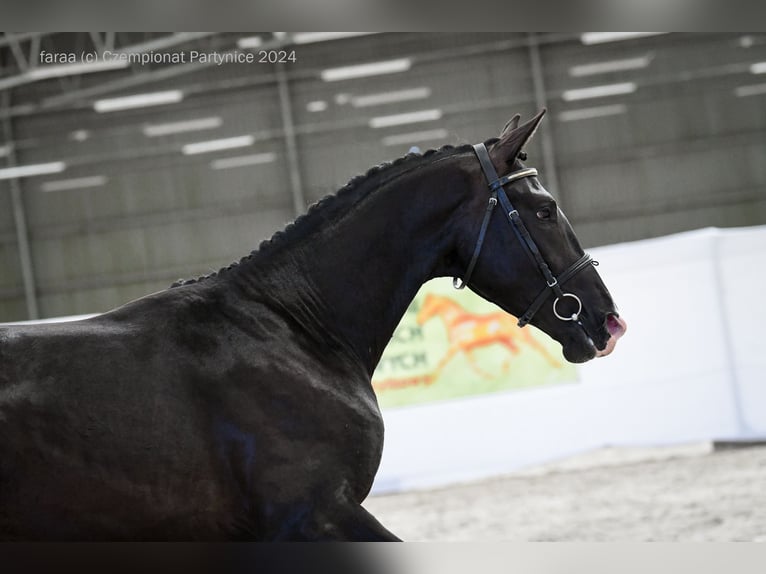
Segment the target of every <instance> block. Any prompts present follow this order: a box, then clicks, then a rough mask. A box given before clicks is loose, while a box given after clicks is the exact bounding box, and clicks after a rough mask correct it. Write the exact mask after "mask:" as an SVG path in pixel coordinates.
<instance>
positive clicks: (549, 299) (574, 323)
mask: <svg viewBox="0 0 766 574" xmlns="http://www.w3.org/2000/svg"><path fill="white" fill-rule="evenodd" d="M544 113H545V111H544V110H543V111H542V112H541V113H539V114H538V115H537V116H535V117H534V118H532V119H531V120H529V121H527V122H526V123H524V124H523V125H519V116H518V115H517V116H515V117H514V118H513V119H512V120H511V121H510V122H508V124H506V126H505V129H504V130H503V132H502V134H501V135H500V137H499V139H497V140H493V141H491V142H487V144H486V146H485V145H483V144H481V145H480V146H475V152H476V157H478V159H479V161H476V157H474V159H473V161H471V162H469V163H466V164H465V165H466V169H468V170H469V172H470V173H469V176H470V177H468V178H467V179H468V181H469V182H470V186H469V187H470V189H469V190H468V193H469V194H470V195H469V199H468V208H467V210H465V211H464V212H463V213H464V214H466V213H468V214H470V215H468V216H464V217H462V218H461V223H460V224H459V226H460V229H459V230H458V233H459V237H458V241H457V242H458V248H457V251H456V254H455V260H456V261H455V266H456V267H458V268H460V269H461V271H459V273H458V274H459V276H460V277H461V278H462V281H463V282H464V283H463V285H464V284H467V285H468V287H469V288H470V289H471V290H473V291H475V292H476V293H478V294H479V295H480V296H482V297H484V298H485V299H488V300H489V301H492V302H493V303H495V304H496V305H498V306H499V307H501V308H502V309H503V310H505V311H507V312H509V313H511V314H513V315H515V316H516V317H519V318H520V325H521V326H523V325H524V324H526V323H527V322H529V323H532V324H533V325H535V326H536V327H538V328H540V329H541V330H543V331H544V332H545V333H547V334H548V335H549V336H551V337H553V338H554V339H555V340H557V341H558V342H559V343H561V345H562V347H563V351H564V356H565V358H566V359H567V360H568V361H570V362H575V363H579V362H585V361H588V360H590V359H592V358H594V357H596V356H604V355H608V354H609V353H611V352H612V350H613V349H614V346H615V344H616V342H617V339H619V338H620V337H621V336H622V335H623V334H624V333H625V330H626V329H627V324H626V323H625V321H624V320H623V319H621V318H620V316H619V314H618V313H617V310H616V307H615V304H614V302H613V300H612V297H611V295H610V294H609V291H608V290H607V288H606V286H605V285H604V283H603V281H602V280H601V277H600V276H599V274H598V273H597V271H596V269H595V268H594V265H595V262H593V261H591V260H590V257H589V256H587V255H586V254H585V253H584V252H583V249H582V247H581V246H580V243H579V242H578V240H577V237H576V236H575V234H574V231H573V230H572V227H571V225H570V224H569V221H568V220H567V218H566V216H565V215H564V213H563V211H561V209H560V207H559V206H558V205H557V203H556V200H555V199H554V198H553V197H552V196H551V194H550V193H548V192H547V191H546V190H545V188H544V187H543V186H542V184H541V183H540V181H539V179H538V178H537V172H536V170H534V169H531V168H528V167H526V166H525V165H524V164H523V163H522V160H523V159H526V155H525V154H524V153H523V152H522V148H523V147H524V145H525V144H526V143H527V142H528V141H529V139H530V138H531V137H532V135H533V133H534V132H535V130H536V129H537V127H538V125H539V124H540V121H541V120H542V117H543V114H544ZM482 150H483V151H482ZM482 154H483V155H484V157H483V158H482V157H481V156H482ZM497 174H500V175H499V176H498V175H497ZM492 179H494V180H495V181H496V183H494V186H493V181H491V180H492ZM488 185H489V187H488ZM488 201H489V203H488ZM495 206H496V207H495ZM463 285H461V280H459V279H456V287H458V288H460V287H462V286H463Z"/></svg>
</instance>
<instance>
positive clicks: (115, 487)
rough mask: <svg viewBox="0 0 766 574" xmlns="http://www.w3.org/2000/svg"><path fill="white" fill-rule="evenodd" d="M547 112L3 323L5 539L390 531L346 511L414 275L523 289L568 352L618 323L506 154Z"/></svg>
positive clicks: (516, 294)
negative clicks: (374, 379) (119, 294)
mask: <svg viewBox="0 0 766 574" xmlns="http://www.w3.org/2000/svg"><path fill="white" fill-rule="evenodd" d="M542 115H543V114H542V113H540V114H539V115H538V116H536V117H535V118H533V119H532V120H530V121H528V122H527V123H525V124H524V125H522V126H519V125H518V124H519V118H518V116H516V117H514V119H513V120H511V122H509V123H508V125H507V126H506V128H505V130H504V131H503V133H502V135H501V136H500V138H497V139H493V140H490V141H488V142H486V144H485V145H481V146H476V148H474V147H471V146H463V147H444V148H442V149H440V150H438V151H429V152H426V153H425V154H423V155H416V154H410V155H408V156H406V157H404V158H401V159H399V160H397V161H394V162H393V163H391V164H385V165H382V166H379V167H376V168H373V169H371V170H370V171H369V172H368V173H367V174H366V175H364V176H360V177H357V178H355V179H353V180H352V181H351V182H349V184H347V185H346V186H345V187H344V188H343V189H341V190H340V191H339V192H338V193H337V194H335V195H333V196H330V197H327V198H325V199H323V200H322V201H320V202H319V203H318V204H316V205H314V206H313V207H312V208H311V209H310V210H309V212H308V213H307V214H306V215H304V216H302V217H299V218H298V219H297V220H296V221H295V222H294V223H292V224H291V225H289V226H288V227H287V228H286V229H285V230H284V231H282V232H280V233H277V234H276V235H275V236H274V237H272V238H271V239H270V240H269V241H266V242H264V243H263V244H261V246H260V247H259V249H258V250H257V251H255V252H253V253H252V254H250V255H249V256H247V257H245V258H244V259H242V260H241V261H240V262H239V263H238V264H233V265H231V266H229V267H227V268H225V269H222V270H220V271H219V272H217V273H214V274H212V275H209V276H207V277H204V278H200V279H197V280H189V281H183V282H180V283H179V284H176V285H175V286H173V287H172V288H170V289H167V290H165V291H161V292H159V293H155V294H152V295H149V296H147V297H144V298H142V299H139V300H137V301H133V302H131V303H128V304H126V305H124V306H122V307H120V308H118V309H115V310H113V311H110V312H108V313H105V314H103V315H99V316H97V317H94V318H91V319H88V320H85V321H77V322H70V323H59V324H50V325H40V326H38V325H35V326H14V327H10V326H6V327H2V328H0V538H3V539H15V540H192V539H196V540H327V539H334V540H396V537H395V536H394V535H393V534H391V533H390V532H389V531H388V530H386V529H385V528H384V527H383V526H381V524H380V523H379V522H378V521H377V520H376V519H375V518H374V517H373V516H371V515H370V514H369V513H368V512H367V511H366V510H365V509H364V508H363V507H362V506H361V502H362V501H363V500H364V499H365V497H366V496H367V494H368V492H369V489H370V486H371V485H372V482H373V478H374V476H375V473H376V471H377V468H378V464H379V461H380V456H381V450H382V448H383V421H382V419H381V415H380V412H379V409H378V405H377V402H376V398H375V394H374V392H373V390H372V386H371V384H370V377H371V375H372V372H373V370H374V369H375V366H376V364H377V363H378V360H379V359H380V356H381V353H382V352H383V349H384V348H385V346H386V344H387V343H388V341H389V339H390V337H391V335H392V333H393V332H394V328H395V327H396V326H397V324H398V322H399V320H400V318H401V317H402V315H403V313H404V311H405V309H406V308H407V306H408V304H409V303H410V302H411V300H412V299H413V297H414V295H415V293H416V292H417V290H418V288H419V287H420V286H421V285H422V284H423V282H424V281H426V280H428V279H430V278H432V277H438V276H456V277H461V278H462V279H463V281H465V282H466V283H467V284H468V286H469V287H470V288H471V289H472V290H474V291H475V292H476V293H478V294H479V295H481V296H482V297H484V298H486V299H488V300H490V301H492V302H494V303H496V304H497V305H499V306H500V307H502V308H503V309H504V310H505V311H507V312H509V313H512V314H514V315H516V316H520V317H521V316H523V315H524V311H525V309H527V307H529V305H530V304H531V303H532V302H533V301H535V300H536V299H540V300H541V301H543V302H544V303H545V304H544V305H543V304H538V305H537V306H538V308H539V312H537V313H536V314H535V316H534V319H533V321H532V322H533V323H534V324H535V325H536V326H538V327H539V328H540V329H542V330H543V331H545V332H546V333H548V334H549V335H550V336H552V337H553V338H555V339H556V340H558V341H559V342H560V343H561V344H562V346H563V351H564V355H565V356H566V358H567V359H568V360H569V361H573V362H582V361H587V360H589V359H591V358H593V357H594V356H596V355H603V354H607V353H608V352H610V351H611V349H612V347H613V346H614V342H615V341H616V339H617V338H618V337H619V336H620V335H621V334H622V333H623V331H624V329H625V324H624V322H623V321H622V320H621V319H619V318H618V316H617V313H616V311H615V307H614V304H613V302H612V298H611V297H610V295H609V292H608V291H607V289H606V287H605V286H604V284H603V283H602V281H601V279H600V278H599V276H598V274H597V272H596V270H595V269H594V268H593V266H592V265H590V259H589V258H588V257H587V256H586V255H584V253H583V251H582V249H581V247H580V245H579V244H578V242H577V239H576V237H575V235H574V233H573V232H572V229H571V227H570V225H569V223H568V222H567V220H566V218H565V217H564V214H563V213H562V212H561V211H560V210H559V209H558V207H557V206H556V203H555V201H554V200H553V198H552V197H551V196H550V195H549V194H548V193H547V192H546V191H545V190H544V189H543V188H542V186H541V185H540V183H539V181H538V180H537V178H536V177H535V175H534V174H535V173H536V172H534V170H531V169H529V168H525V167H524V166H523V164H522V163H521V161H522V159H521V158H524V157H525V156H524V155H523V153H522V152H521V148H522V146H523V145H524V144H525V143H526V141H527V140H528V139H529V137H530V136H531V135H532V133H533V132H534V130H535V128H536V127H537V125H538V124H539V122H540V120H541V118H542ZM479 148H483V149H484V150H485V151H484V152H481V150H480V149H479ZM486 150H488V154H487V152H486ZM480 152H481V153H483V154H484V157H482V156H481V154H480ZM477 154H478V155H479V157H478V159H477ZM479 160H481V161H479ZM487 162H490V164H491V165H490V166H489V167H488V166H487V165H486V163H487ZM488 170H489V172H488ZM494 170H496V171H497V172H499V173H501V174H505V173H508V172H510V176H508V177H506V178H501V181H500V182H499V183H497V184H495V185H494V186H493V188H491V189H489V190H488V188H487V184H488V181H487V178H490V179H497V178H496V177H494V176H493V175H491V173H490V172H492V171H494ZM498 193H499V196H498ZM488 198H489V203H488ZM498 199H499V200H500V204H501V205H500V206H498V208H497V209H495V208H494V207H495V204H497V201H498ZM506 204H507V205H506ZM511 204H513V205H511ZM509 205H510V206H511V208H512V209H509V210H507V211H506V208H507V207H508V206H509ZM513 206H515V208H514V207H513ZM501 207H502V209H501ZM509 222H510V223H512V225H510V226H509V225H508V223H509ZM543 266H544V268H543ZM469 267H470V268H469ZM574 267H577V268H576V269H574ZM467 269H468V271H466V270H467ZM546 269H547V270H548V271H547V272H546ZM556 274H558V277H556ZM557 279H558V285H557V284H556V283H557ZM565 281H566V283H567V285H566V289H567V291H568V293H563V292H561V285H562V284H563V283H564V282H565ZM546 282H547V283H548V284H549V285H551V284H553V285H552V286H551V288H550V289H548V287H547V286H546ZM458 286H460V285H459V283H458ZM541 291H542V294H541ZM553 301H555V303H553V304H550V303H551V302H553Z"/></svg>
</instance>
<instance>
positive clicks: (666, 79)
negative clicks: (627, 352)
mask: <svg viewBox="0 0 766 574" xmlns="http://www.w3.org/2000/svg"><path fill="white" fill-rule="evenodd" d="M537 38H538V40H539V44H540V47H539V50H540V52H539V53H540V58H541V68H542V76H541V78H538V79H542V81H543V83H544V87H545V100H546V102H545V103H546V105H547V106H548V108H549V117H548V121H547V122H546V125H545V128H544V129H546V130H548V132H547V133H548V135H549V136H550V137H551V139H552V144H553V151H554V159H555V167H556V168H557V176H558V182H559V189H558V190H556V193H557V194H558V195H559V196H560V198H561V202H562V204H563V207H564V209H565V211H566V212H567V214H568V215H569V217H570V220H571V221H572V223H573V225H574V226H575V230H576V231H578V234H579V235H580V237H581V239H582V242H583V243H584V244H585V245H589V246H593V245H603V244H608V243H614V242H619V241H626V240H632V239H639V238H643V237H652V236H658V235H664V234H668V233H673V232H676V231H681V230H687V229H694V228H698V227H704V226H710V225H715V226H740V225H753V224H759V223H764V222H766V162H765V161H764V158H765V157H766V89H761V91H760V94H759V93H758V91H759V88H751V89H750V90H749V91H748V90H745V91H744V92H743V91H742V90H741V88H742V86H748V85H760V84H763V83H764V82H766V79H765V78H766V77H765V76H760V81H759V77H758V76H757V75H754V74H753V73H751V69H750V64H751V63H753V62H758V61H766V38H765V37H763V36H748V38H749V40H743V39H742V38H743V35H740V34H705V35H703V34H669V35H660V36H652V37H646V38H639V39H634V40H630V41H621V42H611V43H605V44H597V45H584V44H583V43H582V42H581V41H580V38H579V36H578V35H574V34H570V35H541V36H538V37H537ZM234 39H236V37H234ZM66 40H67V38H66V37H64V39H63V41H64V42H66ZM75 41H76V39H75V38H74V37H73V38H72V42H75ZM227 41H228V42H229V43H231V41H233V40H231V39H230V38H229V37H227V36H220V37H214V38H213V39H212V40H211V39H208V40H207V42H209V43H208V44H206V45H207V46H213V47H216V46H219V45H220V46H221V47H225V46H227ZM59 45H61V40H59ZM229 47H230V46H229ZM295 50H296V56H297V62H295V63H292V62H288V63H285V64H284V65H283V70H284V73H285V77H286V86H287V90H288V92H289V103H290V107H291V111H292V115H293V120H294V123H295V126H294V127H295V143H296V147H297V159H298V171H299V174H300V178H301V181H302V184H303V191H304V194H305V198H306V200H307V201H308V202H312V201H315V200H317V199H319V198H320V197H322V196H323V195H325V194H327V193H331V192H333V191H335V190H336V189H338V188H339V187H341V186H342V185H343V184H345V182H346V181H348V180H349V179H350V178H351V177H352V176H354V175H356V174H357V173H360V172H363V171H365V170H366V169H367V168H369V167H370V166H372V165H375V164H377V163H380V162H382V161H385V160H391V159H394V158H396V157H399V156H400V155H403V154H404V153H406V152H407V150H408V149H409V147H410V145H418V146H421V147H422V148H424V149H425V148H428V147H438V146H440V145H443V144H445V143H453V144H458V143H467V142H474V141H478V140H481V139H484V138H487V137H490V136H493V135H496V134H497V132H498V131H499V129H500V128H502V126H503V124H504V122H505V121H506V120H507V119H508V118H509V117H510V116H511V115H512V114H513V113H515V112H520V113H522V114H523V115H524V116H529V115H531V114H533V113H534V112H535V111H536V109H537V107H538V105H540V103H541V102H539V101H536V100H535V92H534V88H533V84H534V69H533V67H532V65H531V60H530V49H529V47H528V36H527V35H525V34H507V35H506V34H504V35H498V34H376V35H370V36H361V37H354V38H347V39H343V40H336V41H332V42H322V43H316V44H307V45H301V46H295ZM395 58H410V59H411V63H412V65H411V67H410V68H409V69H408V70H406V71H402V72H399V73H392V74H387V75H379V76H373V77H368V78H363V79H356V80H347V81H337V82H326V81H323V80H322V79H321V78H320V75H319V72H320V71H321V70H323V69H327V68H333V67H337V66H346V65H352V64H359V63H363V62H370V61H381V60H390V59H395ZM625 60H628V61H629V62H632V63H629V64H627V65H626V64H624V63H623V64H614V62H624V61H625ZM576 66H579V67H577V68H573V67H576ZM626 66H627V68H629V69H624V68H625V67H626ZM615 67H617V68H623V69H618V70H617V71H614V69H615ZM158 69H159V70H163V69H166V68H158ZM610 70H612V71H610ZM125 75H126V72H106V73H103V74H91V75H90V76H89V77H82V78H81V79H80V80H78V82H79V83H78V84H77V85H75V86H72V89H73V90H75V91H76V90H79V89H83V88H90V87H93V86H98V85H99V84H100V83H104V82H106V81H111V80H116V79H119V78H121V77H124V76H125ZM58 82H59V81H58V80H52V81H46V82H38V83H36V84H33V85H28V86H24V87H23V88H17V89H15V90H13V92H12V98H11V99H12V105H14V106H20V105H23V104H25V103H27V102H34V103H39V102H41V101H45V99H46V98H52V97H57V96H58V95H59V94H61V93H62V87H65V88H66V86H62V85H60V83H58ZM629 83H633V84H634V86H633V89H630V88H626V90H628V91H626V93H624V94H621V95H617V96H608V97H606V96H605V97H595V98H588V99H583V100H579V99H578V100H572V99H571V98H572V93H571V92H569V90H575V89H579V88H586V87H593V86H603V85H614V84H622V85H624V84H629ZM738 88H740V90H739V92H738V91H737V90H738ZM167 89H182V90H184V93H185V98H184V100H183V101H182V102H180V103H177V104H172V105H166V106H157V107H154V108H145V109H141V110H135V111H123V112H114V113H110V114H99V113H96V112H95V111H94V110H93V108H92V101H93V99H95V98H96V96H95V95H94V96H88V95H87V94H84V95H83V97H82V98H80V99H76V100H73V102H72V103H71V104H68V105H67V106H65V107H63V108H61V107H59V108H53V109H51V110H49V111H48V110H45V109H43V108H42V106H39V105H38V106H37V108H36V109H35V110H34V111H33V112H32V113H26V112H23V111H18V112H16V113H14V114H13V116H12V118H11V126H12V132H13V140H14V142H13V143H14V146H15V150H16V154H17V161H18V163H19V164H22V165H25V164H33V163H42V162H51V161H58V160H63V161H66V162H67V166H68V167H67V170H66V171H65V172H64V173H60V174H55V175H48V176H39V177H29V178H24V179H21V180H19V183H20V185H21V188H22V196H23V203H24V208H25V210H26V217H27V223H28V226H29V238H30V242H31V251H32V253H31V254H32V262H33V269H34V274H35V280H36V287H37V299H38V304H39V307H40V314H41V315H42V316H45V317H49V316H57V315H66V314H76V313H88V312H98V311H103V310H106V309H109V308H112V307H114V306H117V305H119V304H121V303H124V302H126V301H128V300H130V299H132V298H135V297H139V296H141V295H144V294H146V293H149V292H151V291H154V290H158V289H162V288H164V287H166V286H167V285H169V284H170V283H171V282H172V281H173V280H174V279H176V278H178V277H189V276H194V275H197V274H200V273H206V272H209V271H212V270H215V269H218V268H219V267H221V266H224V265H226V264H228V263H230V262H231V261H234V260H236V259H238V258H240V257H241V256H243V255H245V254H246V253H248V252H249V251H250V250H251V249H253V248H254V247H256V246H257V244H258V242H259V241H260V240H262V239H264V238H267V237H268V236H270V235H271V234H272V233H273V232H274V231H276V230H277V229H279V228H281V227H282V226H283V225H284V224H285V223H287V222H288V221H289V220H290V219H292V218H293V217H294V215H295V211H294V207H293V196H292V194H291V179H290V169H291V166H290V161H289V156H288V150H287V145H286V144H287V142H286V139H285V137H284V129H283V128H284V125H283V111H282V109H281V106H280V96H279V88H278V85H277V76H276V75H275V68H274V66H272V65H270V64H250V65H223V66H219V67H217V66H213V67H207V68H202V69H199V70H197V71H193V72H190V73H186V74H183V75H178V76H176V77H168V78H167V79H161V80H159V81H153V82H151V83H149V84H146V85H138V84H136V85H134V86H130V87H126V88H125V89H123V90H116V91H111V92H109V93H108V95H109V96H115V95H123V94H131V93H139V92H148V91H158V90H167ZM400 91H406V92H405V95H402V94H398V95H395V96H393V99H397V98H403V99H401V100H400V101H397V102H391V103H381V102H380V98H378V101H377V103H376V98H375V97H373V98H366V99H365V97H364V96H376V95H380V94H389V98H390V97H391V96H390V94H391V92H400ZM749 92H752V93H753V95H742V96H738V94H743V93H744V94H747V93H749ZM64 93H66V89H65V90H64ZM575 97H576V96H575ZM565 98H567V99H565ZM382 99H383V100H385V96H384V97H383V98H382ZM17 109H18V108H17ZM312 110H318V111H312ZM423 110H440V113H441V117H440V119H437V120H430V121H423V122H420V123H413V124H408V125H399V126H394V127H387V128H372V127H370V119H371V118H373V117H378V116H388V115H392V114H399V113H404V112H413V111H423ZM212 117H215V118H220V120H221V121H220V125H219V126H218V127H214V128H211V129H206V130H203V131H195V132H188V133H183V134H175V135H168V136H162V137H147V136H146V135H145V134H144V131H143V130H144V128H145V126H146V125H150V124H161V123H167V122H175V121H186V120H190V119H195V118H212ZM248 134H251V135H254V136H255V143H254V144H253V145H251V146H249V147H247V148H241V149H232V150H228V151H221V152H215V153H206V154H200V155H188V156H187V155H183V154H182V153H181V148H182V146H183V145H184V144H186V143H189V142H196V141H202V140H211V139H218V138H226V137H233V136H241V135H248ZM0 137H1V136H0ZM540 140H541V138H539V137H538V139H537V141H536V143H535V145H533V146H532V149H530V150H529V151H530V152H531V153H530V158H531V161H532V163H533V164H535V165H537V166H538V167H541V168H544V167H546V166H544V165H543V161H542V157H541V155H542V154H541V143H540ZM3 144H4V141H3V140H2V139H0V146H2V145H3ZM255 154H273V156H272V155H262V156H258V157H260V158H261V159H262V160H263V161H260V160H258V159H255V160H253V159H252V156H253V155H255ZM242 156H247V157H250V158H251V159H250V160H244V161H245V162H247V161H256V162H258V163H256V164H252V165H243V166H239V167H229V168H225V169H223V168H222V169H214V167H216V166H217V167H219V168H220V167H225V166H221V165H220V164H214V163H213V162H214V160H216V159H221V158H230V157H242ZM272 159H273V161H270V160H272ZM7 162H8V159H7V158H3V157H0V167H5V165H7ZM547 167H552V166H547ZM541 171H542V178H543V181H544V182H545V178H546V173H545V169H542V170H541ZM97 176H101V177H102V180H100V181H103V182H104V183H103V184H101V185H98V186H94V187H82V188H74V189H66V190H60V191H45V189H49V188H50V183H51V182H56V181H61V180H71V179H77V178H93V177H97ZM46 184H47V186H46ZM54 187H55V185H54ZM11 208H12V206H11V201H10V186H9V182H8V181H0V270H1V272H0V321H10V320H19V319H24V318H26V307H25V304H24V292H23V281H22V276H21V266H20V263H19V257H18V254H17V245H16V237H15V231H14V221H13V214H12V209H11Z"/></svg>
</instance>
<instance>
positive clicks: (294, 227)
mask: <svg viewBox="0 0 766 574" xmlns="http://www.w3.org/2000/svg"><path fill="white" fill-rule="evenodd" d="M495 141H497V140H496V139H491V140H488V141H487V142H486V145H491V144H492V143H494V142H495ZM472 149H473V148H472V147H471V145H470V144H463V145H460V146H452V145H445V146H443V147H441V148H439V149H430V150H428V151H426V152H424V153H422V154H420V153H408V154H407V155H405V156H403V157H400V158H398V159H395V160H394V161H391V162H384V163H381V164H380V165H377V166H375V167H372V168H370V169H369V170H368V171H367V173H364V174H360V175H357V176H355V177H353V178H351V180H350V181H349V182H348V183H347V184H346V185H344V186H343V187H342V188H340V189H339V190H338V191H337V192H335V193H333V194H330V195H326V196H325V197H323V198H322V199H320V200H319V201H317V202H316V203H314V204H312V205H311V206H310V207H309V209H308V211H307V212H306V213H305V214H303V215H300V216H298V217H297V218H296V219H295V220H293V221H292V222H291V223H289V224H288V225H287V226H286V227H285V228H284V229H282V230H281V231H277V232H276V233H275V234H274V235H272V236H271V238H269V239H265V240H263V241H262V242H261V243H260V245H258V247H257V248H256V249H255V250H253V251H251V252H250V253H249V254H248V255H246V256H244V257H243V258H242V259H240V260H239V261H235V262H234V263H231V264H230V265H228V266H226V267H223V268H221V269H219V270H218V271H214V272H212V273H209V274H207V275H202V276H200V277H197V278H193V279H179V280H178V281H176V282H175V283H173V284H172V285H171V286H170V287H171V288H173V287H181V286H183V285H190V284H192V283H198V282H200V281H202V280H204V279H208V278H210V277H215V276H217V275H219V274H221V273H224V272H226V271H229V270H231V269H234V268H235V267H237V266H238V265H240V264H242V263H245V262H248V261H251V260H253V259H257V258H258V257H260V256H263V255H267V254H269V253H272V252H273V251H274V250H275V249H277V248H279V247H280V246H283V245H284V244H285V243H287V242H289V241H291V240H293V239H296V238H300V237H301V236H302V234H305V233H306V232H308V231H309V230H310V229H312V226H311V223H312V222H318V221H323V220H326V219H327V218H332V217H335V215H336V214H337V213H339V212H341V211H345V209H346V208H347V207H348V204H349V203H351V202H353V201H354V200H358V199H361V198H362V197H364V196H366V195H367V194H368V193H370V192H371V191H372V190H374V189H377V188H378V187H379V185H367V184H368V183H370V182H371V181H372V180H373V178H377V177H380V176H386V175H390V176H391V177H392V178H393V177H396V176H398V175H401V174H402V173H404V172H405V171H409V170H410V169H414V168H416V167H419V166H421V165H424V164H426V163H430V162H431V161H433V160H435V159H441V158H444V157H448V156H451V155H457V154H460V153H465V152H468V151H471V150H472ZM375 183H379V182H377V181H376V182H375Z"/></svg>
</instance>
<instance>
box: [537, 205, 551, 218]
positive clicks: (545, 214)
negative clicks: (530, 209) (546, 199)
mask: <svg viewBox="0 0 766 574" xmlns="http://www.w3.org/2000/svg"><path fill="white" fill-rule="evenodd" d="M550 218H551V209H550V207H543V208H542V209H541V210H539V211H538V212H537V219H550Z"/></svg>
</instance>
